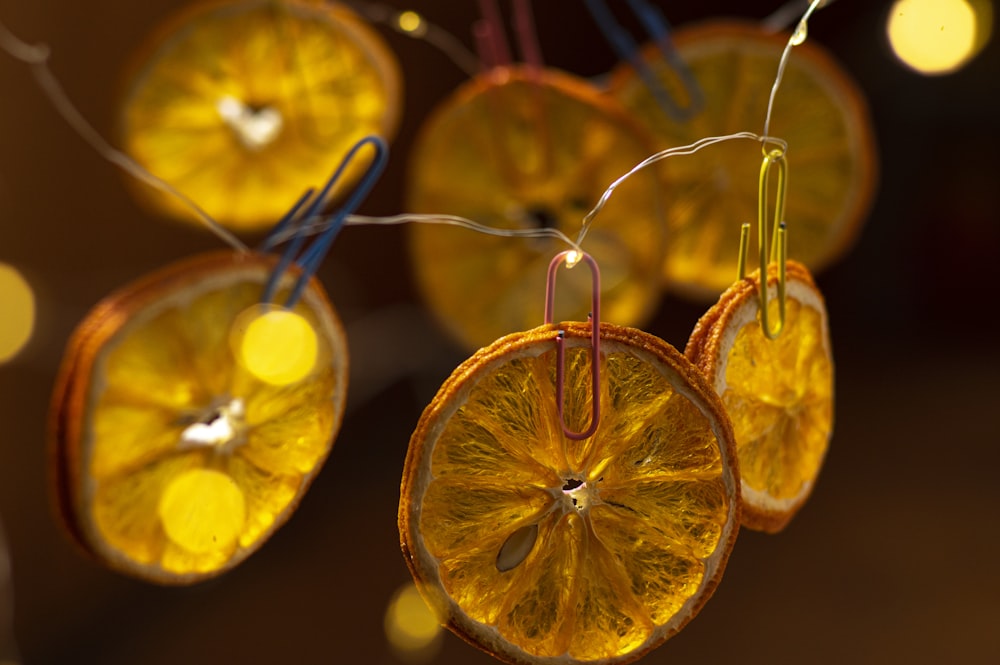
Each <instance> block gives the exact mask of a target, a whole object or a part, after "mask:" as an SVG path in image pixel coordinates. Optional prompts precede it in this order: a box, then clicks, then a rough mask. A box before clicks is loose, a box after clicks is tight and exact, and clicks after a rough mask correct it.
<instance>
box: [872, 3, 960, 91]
mask: <svg viewBox="0 0 1000 665" xmlns="http://www.w3.org/2000/svg"><path fill="white" fill-rule="evenodd" d="M976 20H977V18H976V12H975V11H974V10H973V8H972V5H970V4H969V2H967V0H896V2H895V4H893V6H892V9H891V10H890V11H889V20H888V25H887V27H886V32H887V33H888V36H889V43H890V45H891V46H892V50H893V52H894V53H895V54H896V57H898V58H899V59H900V60H901V61H902V62H903V63H904V64H906V65H907V66H908V67H910V68H911V69H913V70H915V71H917V72H920V73H921V74H928V75H936V74H947V73H950V72H953V71H956V70H957V69H960V68H961V67H962V66H963V65H965V64H966V63H967V62H968V61H969V60H970V59H971V58H972V56H973V55H975V52H976V47H977V43H976V37H977V32H976V29H977V28H976Z"/></svg>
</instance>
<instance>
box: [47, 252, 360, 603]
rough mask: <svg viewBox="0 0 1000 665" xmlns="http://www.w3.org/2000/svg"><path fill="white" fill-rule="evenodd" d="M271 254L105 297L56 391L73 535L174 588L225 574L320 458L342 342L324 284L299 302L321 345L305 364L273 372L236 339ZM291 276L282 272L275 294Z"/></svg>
mask: <svg viewBox="0 0 1000 665" xmlns="http://www.w3.org/2000/svg"><path fill="white" fill-rule="evenodd" d="M275 262H276V259H274V258H273V257H267V256H264V255H253V254H249V255H238V254H232V253H219V254H209V255H205V256H202V257H198V258H195V259H192V260H188V261H182V262H179V263H177V264H174V265H171V266H168V267H167V268H165V269H162V270H160V271H158V272H156V273H153V274H152V275H149V276H147V277H145V278H144V279H142V280H139V281H138V282H136V283H134V284H132V285H130V286H128V287H126V288H125V289H123V290H121V291H120V292H118V293H115V294H113V295H111V296H109V297H108V298H107V299H106V300H105V301H104V302H102V303H101V304H99V305H98V306H96V307H95V308H94V309H93V310H92V312H91V314H90V315H89V316H88V317H87V318H86V319H85V320H84V321H83V322H82V323H81V324H80V326H79V328H78V329H77V332H76V333H74V336H73V338H72V339H71V341H70V344H69V347H68V349H67V353H66V360H65V361H64V365H63V368H62V370H61V374H60V378H59V383H58V385H57V389H56V393H55V398H54V400H53V422H54V424H55V426H54V428H53V450H54V462H55V466H56V469H55V470H56V477H55V481H56V491H57V494H58V499H59V505H60V508H61V509H62V511H63V517H64V519H65V521H66V522H67V524H68V526H69V530H70V532H71V534H72V535H73V536H74V537H75V538H76V539H77V540H78V541H79V542H80V544H81V545H82V546H83V547H84V549H86V550H87V551H88V552H90V553H92V554H93V555H95V556H96V557H97V558H98V559H100V560H102V561H104V562H106V563H108V564H109V565H111V566H112V567H114V568H117V569H119V570H121V571H122V572H125V573H128V574H131V575H135V576H137V577H141V578H145V579H148V580H151V581H155V582H159V583H167V584H182V583H190V582H195V581H198V580H201V579H204V578H206V577H211V576H213V575H217V574H219V573H221V572H223V571H225V570H228V569H229V568H231V567H233V566H235V565H236V564H237V563H239V562H240V561H241V560H243V559H244V558H245V557H247V556H248V555H249V554H251V553H252V552H253V551H255V550H256V549H257V548H258V547H260V546H261V545H262V544H263V542H264V541H265V540H267V538H268V537H270V535H271V534H272V533H273V532H274V531H275V529H277V528H278V527H279V526H280V525H281V524H283V523H284V522H285V521H286V520H287V519H288V518H289V516H290V515H291V513H292V511H293V510H294V509H295V506H296V505H297V503H298V501H299V499H300V498H301V497H302V495H303V494H304V493H305V491H306V489H307V488H308V486H309V484H310V483H311V481H312V478H313V477H314V476H315V474H316V472H317V471H318V470H319V468H320V466H321V465H322V463H323V460H324V459H325V458H326V455H327V453H328V452H329V450H330V446H331V445H332V442H333V437H334V435H335V434H336V431H337V429H338V428H339V425H340V419H341V415H342V412H343V405H344V396H345V392H346V380H347V379H346V376H347V375H346V371H347V363H346V353H347V350H346V342H345V339H344V335H343V331H342V330H341V327H340V323H339V321H338V319H337V316H336V314H335V313H334V311H333V310H332V308H331V307H330V304H329V302H328V301H327V299H326V296H325V295H324V293H323V291H322V289H321V287H320V286H319V284H318V282H316V281H315V280H313V281H311V282H309V284H308V285H307V287H306V289H305V291H304V293H303V296H302V298H301V300H300V301H299V303H298V304H297V305H296V306H295V308H294V310H293V311H295V312H296V313H297V314H298V315H299V316H301V317H303V319H304V320H305V321H307V322H308V323H309V325H310V327H311V328H312V330H314V331H315V332H316V337H317V342H318V349H319V350H318V359H317V362H316V365H315V367H314V368H313V370H312V371H311V372H309V373H308V374H307V375H306V376H304V377H303V378H301V379H300V380H298V381H296V382H294V383H291V384H289V385H286V386H281V387H278V386H274V385H271V384H269V383H265V382H263V381H262V380H260V379H257V378H255V377H254V376H253V375H252V374H251V373H250V372H249V371H248V370H247V369H246V368H244V367H243V366H242V365H241V364H240V362H239V360H238V358H237V357H236V356H235V355H234V351H233V348H234V347H233V345H232V344H230V337H231V334H232V333H233V332H234V331H233V327H234V326H239V325H241V324H242V322H243V321H244V320H245V318H244V317H241V314H242V313H243V312H245V311H246V310H248V309H252V308H254V307H256V306H257V303H258V301H259V300H260V298H261V295H262V293H263V290H264V284H265V283H266V281H267V280H268V277H269V275H270V273H271V271H272V270H273V269H274V266H275ZM294 278H295V275H293V274H292V273H286V274H285V275H283V276H282V280H281V284H280V286H279V296H278V299H279V301H281V300H282V299H283V298H284V297H286V295H287V293H288V292H289V289H290V287H291V285H292V282H293V280H294ZM279 352H280V351H279Z"/></svg>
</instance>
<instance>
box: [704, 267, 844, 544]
mask: <svg viewBox="0 0 1000 665" xmlns="http://www.w3.org/2000/svg"><path fill="white" fill-rule="evenodd" d="M788 266H789V267H788V287H787V288H788V292H787V298H786V322H785V326H784V328H783V329H782V331H781V333H780V334H779V335H778V337H777V338H776V339H774V340H769V339H767V338H766V337H765V336H764V333H763V331H762V330H761V327H760V325H759V323H758V320H757V314H758V312H759V305H758V301H757V297H758V296H757V286H756V284H759V279H758V278H757V277H756V276H751V277H750V278H748V279H747V280H744V281H742V282H739V283H737V284H736V285H734V287H733V288H732V289H731V291H730V292H727V295H728V297H725V296H724V300H723V301H722V302H720V305H718V306H716V307H717V311H715V312H711V311H710V312H709V313H708V314H706V316H705V319H707V320H708V321H709V322H708V323H707V332H704V333H703V334H701V335H700V336H699V339H700V341H693V342H692V343H689V346H688V349H687V350H686V353H687V355H688V357H689V358H690V359H691V360H692V361H693V362H694V363H695V364H696V365H698V367H699V368H701V369H702V370H703V371H705V372H706V375H707V376H708V377H709V380H711V381H713V383H714V385H715V387H716V390H717V391H718V392H719V393H720V395H721V397H722V402H723V404H725V405H726V410H727V411H728V413H729V416H730V418H731V420H732V423H733V429H734V431H735V433H736V446H737V452H738V456H739V463H740V474H741V479H742V485H743V490H742V491H743V500H744V514H743V519H744V524H745V525H746V526H749V527H752V528H758V529H763V530H766V531H777V530H780V529H781V528H783V527H784V526H785V524H787V522H788V520H790V519H791V517H792V516H793V515H794V514H795V512H796V511H797V510H798V508H799V507H800V506H801V505H802V503H803V502H804V501H805V499H806V498H807V497H808V495H809V493H810V491H811V489H812V487H813V484H814V482H815V479H816V477H817V476H818V474H819V472H820V468H821V466H822V463H823V459H824V456H825V454H826V450H827V447H828V445H829V440H830V436H831V433H832V430H833V360H832V355H831V351H830V341H829V332H828V329H827V319H826V309H825V306H824V305H823V300H822V297H821V296H820V294H819V292H818V291H817V290H816V287H815V286H814V285H813V282H812V278H811V277H810V276H809V274H808V272H807V271H806V270H805V268H804V267H802V266H800V265H798V264H795V263H792V262H789V264H788ZM772 272H773V271H772ZM771 282H772V283H771V296H772V300H771V301H770V302H769V304H768V311H769V315H770V321H771V322H772V323H771V325H772V326H774V325H776V324H775V322H776V321H777V320H778V318H777V317H778V301H777V299H776V298H774V297H773V296H774V276H773V275H772V280H771ZM713 309H716V308H713ZM700 326H701V324H700ZM701 327H706V326H701Z"/></svg>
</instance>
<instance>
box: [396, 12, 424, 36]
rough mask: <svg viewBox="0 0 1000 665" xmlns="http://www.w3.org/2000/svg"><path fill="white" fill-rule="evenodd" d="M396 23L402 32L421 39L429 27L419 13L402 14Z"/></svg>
mask: <svg viewBox="0 0 1000 665" xmlns="http://www.w3.org/2000/svg"><path fill="white" fill-rule="evenodd" d="M396 21H397V23H398V25H399V29H400V30H402V31H403V32H408V33H410V34H411V35H415V36H417V37H420V36H422V35H423V34H424V33H426V32H427V25H426V24H425V23H424V19H423V18H422V17H421V16H420V14H418V13H417V12H413V11H406V12H402V13H401V14H400V15H399V18H397V19H396Z"/></svg>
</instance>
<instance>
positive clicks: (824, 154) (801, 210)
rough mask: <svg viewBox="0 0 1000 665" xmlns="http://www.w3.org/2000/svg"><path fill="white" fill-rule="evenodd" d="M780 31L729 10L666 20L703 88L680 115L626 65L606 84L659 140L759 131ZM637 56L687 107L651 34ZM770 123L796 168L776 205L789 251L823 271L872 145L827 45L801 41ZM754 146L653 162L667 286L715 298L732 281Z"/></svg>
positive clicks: (857, 212)
mask: <svg viewBox="0 0 1000 665" xmlns="http://www.w3.org/2000/svg"><path fill="white" fill-rule="evenodd" d="M787 42H788V35H787V34H768V33H765V32H764V31H763V30H761V29H760V28H759V27H757V26H754V25H752V24H749V23H739V22H733V21H714V22H709V23H705V24H702V25H697V26H692V27H687V28H682V29H679V30H677V31H675V32H674V33H673V43H674V46H675V47H676V49H677V52H678V53H679V54H680V56H681V58H682V59H683V60H684V62H686V63H687V65H688V67H689V68H690V70H691V72H692V74H693V75H694V78H695V79H696V80H697V82H698V85H699V87H700V89H701V92H702V95H703V97H704V104H703V105H702V107H701V110H700V111H699V112H698V113H696V114H695V115H694V116H692V117H691V118H690V119H689V120H687V121H685V122H676V121H673V120H671V119H670V118H669V117H668V116H667V114H665V113H664V112H663V111H662V110H661V109H660V107H659V106H657V103H656V100H655V97H654V96H653V94H652V93H651V92H650V91H649V90H648V89H647V88H646V87H645V85H644V84H643V82H642V80H641V79H640V78H639V77H638V76H637V75H636V74H635V72H634V71H633V70H632V68H631V66H629V65H627V64H625V65H621V66H620V67H619V68H618V69H617V70H616V71H615V73H614V75H613V78H612V83H611V88H610V91H611V94H612V96H614V97H615V98H616V99H618V100H620V101H621V102H622V103H623V104H624V105H625V106H626V107H628V108H629V109H630V110H631V111H633V112H634V113H635V115H636V117H637V118H638V119H639V120H640V121H641V122H642V123H643V124H644V125H645V126H646V127H648V128H649V130H650V131H651V132H652V133H653V134H654V135H655V136H656V138H657V141H658V147H659V148H661V149H663V148H671V147H676V146H682V145H687V144H689V143H693V142H694V141H697V140H699V139H702V138H705V137H709V136H721V135H727V134H732V133H735V132H741V131H760V129H761V128H762V127H763V124H764V119H765V117H766V116H767V104H768V97H769V95H770V92H771V87H772V85H773V83H774V79H775V75H776V74H777V70H778V61H779V59H780V58H781V53H782V51H783V49H784V48H785V45H786V44H787ZM644 57H645V58H646V59H647V60H648V61H649V62H650V63H651V65H652V66H653V68H654V71H656V72H657V74H658V76H659V77H660V79H661V80H662V81H663V84H664V86H666V88H667V89H668V90H669V91H671V93H672V94H673V95H674V96H675V98H678V99H680V100H682V102H683V103H682V104H681V106H687V101H688V100H687V93H685V91H684V88H683V86H681V85H680V83H679V79H678V77H676V76H675V75H673V74H671V73H670V72H669V70H668V68H667V66H666V65H664V64H663V61H662V59H660V56H659V51H658V50H657V49H656V47H655V45H654V46H651V47H649V48H648V49H647V50H646V51H644ZM770 134H771V135H772V136H775V137H778V138H781V139H784V140H785V141H787V142H788V153H787V159H788V164H789V170H790V171H791V172H792V173H794V174H795V175H794V183H793V184H792V186H791V187H790V189H789V192H788V200H787V204H786V208H785V212H786V218H787V219H788V220H789V222H790V223H791V224H792V226H793V227H794V228H795V238H794V241H793V242H794V246H795V256H796V257H797V258H799V259H800V260H801V261H802V262H803V263H805V264H806V265H807V266H809V268H810V269H812V270H820V269H822V268H823V267H825V266H827V265H829V264H830V263H831V262H832V261H834V260H835V259H837V258H838V257H839V256H840V255H841V254H842V253H843V252H845V251H846V250H847V249H848V247H849V246H850V245H851V243H852V242H853V240H854V239H855V237H856V236H857V234H858V232H859V230H860V228H861V222H862V220H863V218H864V216H865V215H866V214H867V211H868V209H869V207H870V205H871V202H872V198H873V194H874V191H875V181H876V178H877V163H876V151H875V145H874V139H873V136H872V127H871V120H870V118H869V116H868V112H867V109H866V105H865V102H864V97H863V94H862V92H861V90H860V89H859V88H858V86H857V85H856V84H855V83H854V82H853V81H852V80H851V79H850V78H849V77H848V75H847V74H846V73H845V72H844V71H843V69H842V68H841V67H840V66H839V65H837V63H836V62H835V61H834V60H833V58H832V57H831V56H830V55H828V54H827V53H826V51H824V50H823V49H822V48H820V47H818V46H816V45H815V44H813V43H812V42H808V41H807V42H805V43H802V44H799V45H798V46H795V47H794V48H793V49H792V53H791V58H790V59H789V61H788V66H787V68H786V69H785V73H784V77H783V79H782V82H781V87H780V89H779V90H778V93H777V97H776V98H775V102H774V110H773V116H772V120H771V125H770ZM760 154H761V148H760V145H759V144H758V143H755V142H753V141H749V140H734V141H727V142H725V143H720V144H716V145H713V146H710V147H708V148H705V149H703V150H701V151H700V152H698V153H695V154H694V155H690V156H683V157H676V158H673V159H669V160H665V161H664V162H662V164H663V168H662V171H661V172H662V173H663V175H664V177H665V178H666V179H667V181H666V185H665V187H666V191H667V192H668V193H669V196H668V197H667V198H668V200H669V203H668V206H667V213H666V216H667V224H668V227H669V231H670V234H671V236H670V237H671V240H670V243H669V246H668V247H667V251H666V259H665V262H664V275H665V278H666V280H667V284H668V287H669V288H671V289H674V290H676V291H678V292H681V293H685V294H687V295H689V296H693V297H701V298H715V297H716V296H717V295H718V294H719V293H720V292H721V291H723V290H724V289H726V288H727V287H728V286H729V285H730V284H731V282H732V266H734V265H736V262H737V248H738V247H739V235H740V223H742V222H747V221H750V220H753V219H756V206H757V187H756V185H757V172H758V170H759V167H760Z"/></svg>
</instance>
